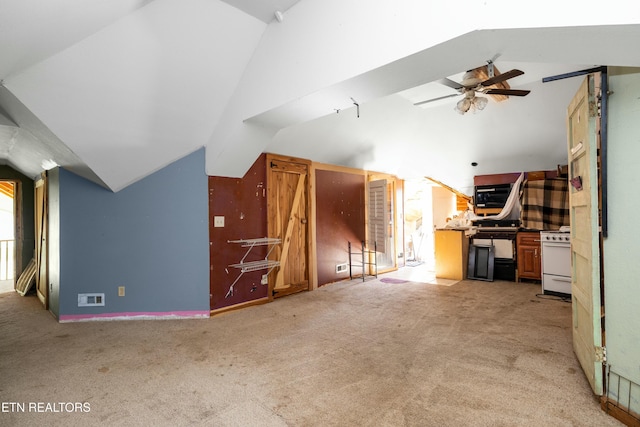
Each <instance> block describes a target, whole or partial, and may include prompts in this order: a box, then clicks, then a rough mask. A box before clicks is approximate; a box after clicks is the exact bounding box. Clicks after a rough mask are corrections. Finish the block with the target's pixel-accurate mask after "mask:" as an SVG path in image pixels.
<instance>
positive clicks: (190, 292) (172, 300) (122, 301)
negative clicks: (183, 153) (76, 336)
mask: <svg viewBox="0 0 640 427" xmlns="http://www.w3.org/2000/svg"><path fill="white" fill-rule="evenodd" d="M204 158H205V156H204V149H200V150H198V151H196V152H194V153H192V154H191V155H189V156H187V157H185V158H183V159H181V160H178V161H176V162H174V163H173V164H171V165H169V166H167V167H165V168H164V169H162V170H160V171H158V172H156V173H154V174H153V175H150V176H148V177H146V178H144V179H142V180H140V181H138V182H136V183H134V184H132V185H130V186H129V187H127V188H125V189H123V190H121V191H119V192H117V193H113V192H111V191H109V190H106V189H104V188H102V187H100V186H98V185H96V184H94V183H92V182H90V181H87V180H85V179H84V178H81V177H79V176H77V175H75V174H73V173H72V172H69V171H67V170H65V169H60V170H59V176H58V183H57V185H58V191H59V195H58V197H59V233H60V234H59V235H60V248H59V262H60V266H59V278H58V279H59V283H58V284H57V286H59V319H60V320H61V321H70V320H82V319H87V318H93V317H121V316H139V315H149V316H167V317H168V316H174V315H178V316H184V317H200V316H208V313H209V242H208V241H209V238H208V187H207V176H206V174H205V165H204ZM52 184H53V185H52V186H53V187H55V183H52ZM52 225H54V224H52ZM119 286H124V287H125V296H124V297H119V296H118V287H119ZM92 292H98V293H104V294H105V306H104V307H78V293H92ZM54 311H55V309H54Z"/></svg>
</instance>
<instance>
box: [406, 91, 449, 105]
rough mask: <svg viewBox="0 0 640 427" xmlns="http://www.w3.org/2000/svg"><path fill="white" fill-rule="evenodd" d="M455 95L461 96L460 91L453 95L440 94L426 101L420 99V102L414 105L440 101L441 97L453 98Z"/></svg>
mask: <svg viewBox="0 0 640 427" xmlns="http://www.w3.org/2000/svg"><path fill="white" fill-rule="evenodd" d="M454 96H460V94H459V93H454V94H452V95H445V96H440V97H438V98H433V99H427V100H426V101H420V102H416V103H415V104H413V105H423V104H428V103H430V102H435V101H440V100H441V99H447V98H453V97H454Z"/></svg>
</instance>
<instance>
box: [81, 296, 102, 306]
mask: <svg viewBox="0 0 640 427" xmlns="http://www.w3.org/2000/svg"><path fill="white" fill-rule="evenodd" d="M100 306H104V294H78V307H100Z"/></svg>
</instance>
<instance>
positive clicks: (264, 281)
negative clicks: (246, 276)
mask: <svg viewBox="0 0 640 427" xmlns="http://www.w3.org/2000/svg"><path fill="white" fill-rule="evenodd" d="M260 284H261V285H267V284H269V276H268V275H267V274H263V275H262V280H261V281H260Z"/></svg>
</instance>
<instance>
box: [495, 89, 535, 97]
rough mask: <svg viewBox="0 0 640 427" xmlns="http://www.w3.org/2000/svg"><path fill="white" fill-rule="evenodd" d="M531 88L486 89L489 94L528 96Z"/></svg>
mask: <svg viewBox="0 0 640 427" xmlns="http://www.w3.org/2000/svg"><path fill="white" fill-rule="evenodd" d="M529 92H531V91H530V90H521V89H489V90H487V91H485V92H484V93H486V94H487V95H507V96H509V95H510V96H527V95H529Z"/></svg>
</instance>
